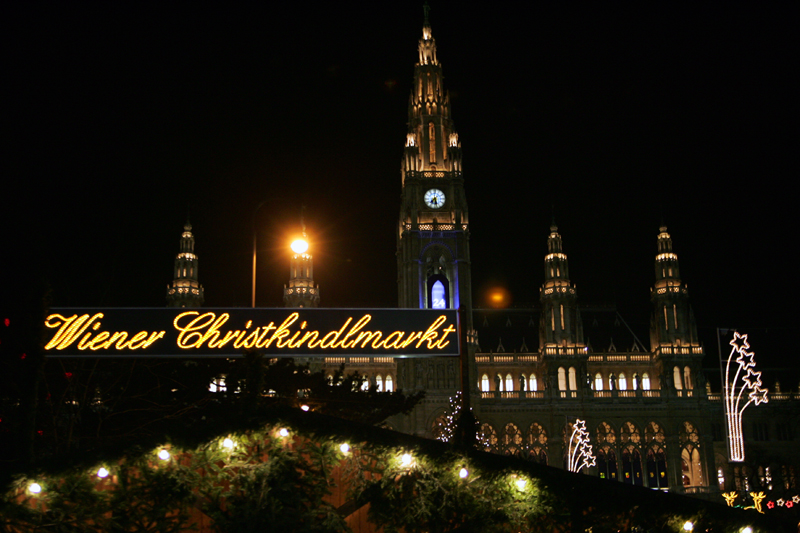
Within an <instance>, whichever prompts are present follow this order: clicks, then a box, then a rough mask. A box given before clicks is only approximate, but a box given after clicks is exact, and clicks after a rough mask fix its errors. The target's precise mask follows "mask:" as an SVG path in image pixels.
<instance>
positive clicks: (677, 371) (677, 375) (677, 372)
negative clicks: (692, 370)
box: [672, 366, 683, 390]
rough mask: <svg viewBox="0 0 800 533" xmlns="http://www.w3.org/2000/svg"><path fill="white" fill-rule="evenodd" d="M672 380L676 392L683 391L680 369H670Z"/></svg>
mask: <svg viewBox="0 0 800 533" xmlns="http://www.w3.org/2000/svg"><path fill="white" fill-rule="evenodd" d="M672 379H673V381H675V388H676V389H678V390H681V389H683V380H682V379H681V369H680V367H677V366H676V367H675V368H673V369H672Z"/></svg>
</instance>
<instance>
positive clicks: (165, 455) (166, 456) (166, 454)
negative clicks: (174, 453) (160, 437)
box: [158, 448, 169, 461]
mask: <svg viewBox="0 0 800 533" xmlns="http://www.w3.org/2000/svg"><path fill="white" fill-rule="evenodd" d="M158 458H159V459H161V460H162V461H166V460H167V459H169V452H168V451H167V450H165V449H164V448H161V451H160V452H158Z"/></svg>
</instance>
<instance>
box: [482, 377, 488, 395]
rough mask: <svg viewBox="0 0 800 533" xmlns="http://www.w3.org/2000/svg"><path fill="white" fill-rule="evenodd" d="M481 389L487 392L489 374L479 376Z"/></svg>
mask: <svg viewBox="0 0 800 533" xmlns="http://www.w3.org/2000/svg"><path fill="white" fill-rule="evenodd" d="M481 391H482V392H489V376H487V375H486V374H484V375H483V376H481Z"/></svg>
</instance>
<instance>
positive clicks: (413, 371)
mask: <svg viewBox="0 0 800 533" xmlns="http://www.w3.org/2000/svg"><path fill="white" fill-rule="evenodd" d="M424 14H425V18H424V22H423V25H422V37H421V38H420V40H419V44H418V47H417V50H418V53H419V58H418V62H417V64H416V65H415V67H414V80H413V85H412V88H411V94H410V96H409V101H408V130H407V132H406V136H405V147H404V153H403V160H402V162H401V184H402V200H401V206H400V217H399V220H398V231H397V276H398V279H397V282H398V303H399V306H400V307H403V308H423V309H461V310H462V314H461V327H462V328H466V331H468V332H471V331H472V289H471V286H472V280H471V276H470V254H469V215H468V210H467V199H466V195H465V193H464V177H463V174H462V168H461V141H460V140H459V138H458V133H456V130H455V126H454V125H453V120H452V118H451V113H450V97H449V94H448V93H447V91H446V90H445V88H444V78H443V76H442V66H441V64H440V63H439V58H438V56H437V50H436V41H435V40H434V38H433V32H432V30H431V24H430V17H429V8H428V6H427V5H425V8H424ZM470 338H471V339H474V336H472V337H470ZM469 349H470V356H469V361H470V364H469V376H470V377H469V381H468V382H469V383H476V380H475V379H474V375H475V371H474V351H475V346H474V345H472V344H471V345H470V347H469ZM397 372H398V384H399V386H400V387H401V388H403V389H405V390H424V391H425V392H426V399H425V402H424V403H423V404H421V405H419V406H418V407H417V408H416V409H415V410H414V411H413V412H412V413H411V415H409V417H405V418H404V419H403V420H402V421H399V422H398V425H400V426H402V427H401V428H400V429H402V430H403V431H407V432H410V433H416V434H420V435H425V436H430V435H431V431H432V425H433V422H432V421H433V419H435V417H436V416H437V413H441V412H442V411H443V410H444V409H446V408H447V406H448V400H449V398H450V397H451V396H453V395H454V394H455V391H456V390H458V389H460V388H461V378H460V375H461V372H460V371H459V365H458V361H455V360H447V361H445V360H434V359H403V360H400V361H398V364H397Z"/></svg>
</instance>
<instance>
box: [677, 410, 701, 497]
mask: <svg viewBox="0 0 800 533" xmlns="http://www.w3.org/2000/svg"><path fill="white" fill-rule="evenodd" d="M678 442H680V444H681V447H682V450H681V470H682V472H683V476H682V477H683V485H684V486H685V487H700V486H703V485H704V483H703V467H702V465H701V464H700V452H699V451H698V450H697V447H698V445H699V444H700V436H699V435H698V434H697V430H696V429H695V427H694V425H693V424H692V423H691V422H684V423H683V425H682V426H681V430H680V432H679V433H678Z"/></svg>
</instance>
